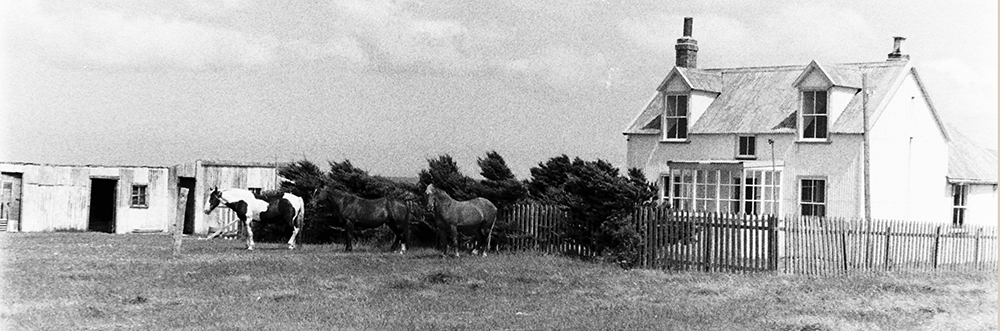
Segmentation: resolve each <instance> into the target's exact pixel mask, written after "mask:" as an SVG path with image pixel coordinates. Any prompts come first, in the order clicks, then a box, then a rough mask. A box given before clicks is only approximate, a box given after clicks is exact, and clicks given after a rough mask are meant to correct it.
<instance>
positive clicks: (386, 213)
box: [316, 188, 415, 254]
mask: <svg viewBox="0 0 1000 331" xmlns="http://www.w3.org/2000/svg"><path fill="white" fill-rule="evenodd" d="M316 199H317V201H319V202H320V203H324V204H326V205H327V206H329V207H330V208H331V209H332V210H333V213H334V215H336V216H338V217H339V218H340V220H341V221H342V222H343V226H344V231H345V232H347V243H346V245H345V247H344V251H345V252H350V251H351V250H353V249H354V230H363V229H374V228H377V227H380V226H382V225H383V224H384V225H387V226H388V227H389V229H390V230H392V233H393V234H395V235H396V240H395V241H394V242H393V243H392V247H390V249H393V248H395V247H397V245H398V247H399V253H400V254H403V253H404V252H406V244H407V242H408V241H409V239H410V238H409V237H410V220H411V219H415V217H411V213H410V208H409V207H407V206H406V203H405V202H403V201H401V200H398V199H393V198H388V197H382V198H378V199H365V198H361V197H358V196H355V195H352V194H349V193H347V192H342V191H340V190H337V189H332V188H328V189H325V190H323V191H321V192H319V194H318V195H316Z"/></svg>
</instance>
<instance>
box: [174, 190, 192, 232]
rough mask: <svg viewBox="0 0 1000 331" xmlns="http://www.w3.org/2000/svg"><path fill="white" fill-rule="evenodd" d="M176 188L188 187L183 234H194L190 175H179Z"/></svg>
mask: <svg viewBox="0 0 1000 331" xmlns="http://www.w3.org/2000/svg"><path fill="white" fill-rule="evenodd" d="M178 179H179V180H178V182H177V187H178V188H186V189H188V193H187V202H186V203H185V204H184V234H194V213H195V210H194V184H195V180H194V178H191V177H179V178H178Z"/></svg>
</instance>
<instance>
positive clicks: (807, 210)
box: [799, 179, 826, 217]
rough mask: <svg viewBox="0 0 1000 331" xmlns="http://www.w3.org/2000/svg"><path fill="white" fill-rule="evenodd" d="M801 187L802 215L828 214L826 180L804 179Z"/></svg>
mask: <svg viewBox="0 0 1000 331" xmlns="http://www.w3.org/2000/svg"><path fill="white" fill-rule="evenodd" d="M799 189H800V190H801V192H800V193H801V195H800V196H801V199H800V204H801V210H802V216H819V217H824V216H826V180H823V179H803V180H802V185H801V186H800V187H799Z"/></svg>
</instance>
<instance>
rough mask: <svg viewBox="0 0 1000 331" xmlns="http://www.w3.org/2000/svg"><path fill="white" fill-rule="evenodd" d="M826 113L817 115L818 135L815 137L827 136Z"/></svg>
mask: <svg viewBox="0 0 1000 331" xmlns="http://www.w3.org/2000/svg"><path fill="white" fill-rule="evenodd" d="M826 118H827V117H826V115H824V116H816V136H815V137H813V138H826Z"/></svg>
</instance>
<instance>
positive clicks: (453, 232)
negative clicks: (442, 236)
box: [446, 225, 459, 257]
mask: <svg viewBox="0 0 1000 331" xmlns="http://www.w3.org/2000/svg"><path fill="white" fill-rule="evenodd" d="M448 235H450V236H451V238H450V239H451V245H452V246H453V247H455V257H458V251H459V248H458V226H457V225H449V226H448ZM446 253H447V252H446Z"/></svg>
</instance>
